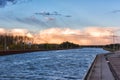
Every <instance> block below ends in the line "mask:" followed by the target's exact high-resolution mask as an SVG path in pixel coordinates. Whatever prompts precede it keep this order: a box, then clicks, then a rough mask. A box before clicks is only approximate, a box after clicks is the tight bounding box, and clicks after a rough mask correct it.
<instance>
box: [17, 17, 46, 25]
mask: <svg viewBox="0 0 120 80" xmlns="http://www.w3.org/2000/svg"><path fill="white" fill-rule="evenodd" d="M16 21H18V22H21V23H25V24H28V25H36V26H44V27H45V26H48V25H47V24H46V23H45V22H43V21H41V20H39V19H37V18H36V17H34V16H32V17H27V18H16Z"/></svg>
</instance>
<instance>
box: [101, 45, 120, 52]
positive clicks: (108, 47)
mask: <svg viewBox="0 0 120 80" xmlns="http://www.w3.org/2000/svg"><path fill="white" fill-rule="evenodd" d="M103 48H104V49H106V50H109V51H118V50H120V44H109V45H105V46H104V47H103Z"/></svg>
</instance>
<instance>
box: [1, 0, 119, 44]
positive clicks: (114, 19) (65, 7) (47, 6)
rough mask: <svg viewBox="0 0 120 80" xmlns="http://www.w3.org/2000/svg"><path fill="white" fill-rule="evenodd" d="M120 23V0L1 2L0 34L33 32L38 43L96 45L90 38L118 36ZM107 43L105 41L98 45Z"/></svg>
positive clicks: (7, 0)
mask: <svg viewBox="0 0 120 80" xmlns="http://www.w3.org/2000/svg"><path fill="white" fill-rule="evenodd" d="M119 21H120V0H0V31H1V32H0V33H2V32H4V31H6V30H9V31H11V33H13V32H14V31H15V32H20V33H19V34H24V33H29V34H30V32H32V33H34V35H37V36H39V39H35V42H40V43H44V42H47V43H54V42H56V43H61V42H63V41H67V40H70V41H71V42H75V43H78V44H98V43H100V42H91V41H94V39H93V37H96V36H97V37H98V36H99V38H100V36H109V35H112V34H113V33H114V34H118V32H119V26H120V22H119ZM19 30H20V31H19ZM112 30H115V31H112ZM56 31H58V32H56ZM103 31H104V32H103ZM7 32H8V31H7ZM115 32H116V33H115ZM43 33H44V34H43ZM103 33H104V34H103ZM106 33H107V34H106ZM108 33H109V34H108ZM93 34H94V36H93ZM105 34H106V35H105ZM34 35H33V34H31V36H34ZM81 35H86V36H92V37H90V38H88V37H87V38H84V37H81ZM42 36H44V37H42ZM45 36H47V37H45ZM67 36H69V37H67ZM41 37H42V38H41ZM47 38H49V41H46V39H47ZM88 39H90V40H91V41H88ZM101 39H102V38H100V41H101ZM118 41H119V40H117V42H118ZM110 42H111V39H105V40H102V43H100V44H105V43H110Z"/></svg>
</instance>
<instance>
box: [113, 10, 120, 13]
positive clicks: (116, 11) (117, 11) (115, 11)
mask: <svg viewBox="0 0 120 80" xmlns="http://www.w3.org/2000/svg"><path fill="white" fill-rule="evenodd" d="M111 13H120V10H113V11H111Z"/></svg>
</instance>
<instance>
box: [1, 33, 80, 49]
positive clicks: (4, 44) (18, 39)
mask: <svg viewBox="0 0 120 80" xmlns="http://www.w3.org/2000/svg"><path fill="white" fill-rule="evenodd" d="M29 42H30V43H29ZM32 42H33V40H32V39H31V38H29V37H27V36H12V35H0V51H3V50H57V49H71V48H78V47H79V45H77V44H74V43H71V42H68V41H67V42H63V43H61V44H48V43H45V44H34V43H32Z"/></svg>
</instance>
